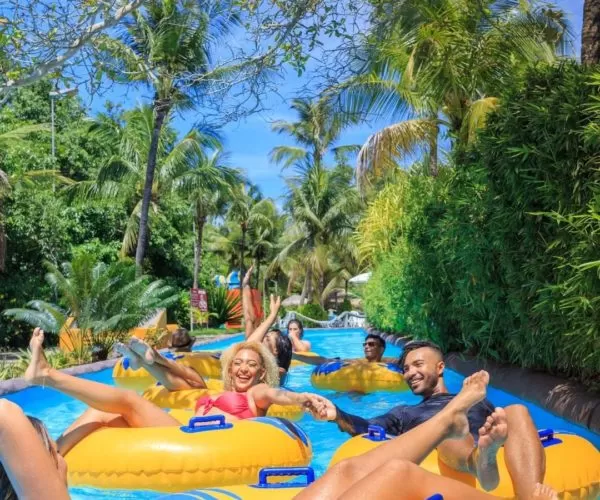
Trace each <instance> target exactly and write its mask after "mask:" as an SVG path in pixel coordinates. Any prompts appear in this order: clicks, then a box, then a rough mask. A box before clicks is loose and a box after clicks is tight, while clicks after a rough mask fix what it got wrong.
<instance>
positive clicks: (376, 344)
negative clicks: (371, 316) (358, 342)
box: [363, 341, 379, 347]
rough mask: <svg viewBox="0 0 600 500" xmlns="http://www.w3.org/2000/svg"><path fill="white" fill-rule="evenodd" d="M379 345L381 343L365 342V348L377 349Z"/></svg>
mask: <svg viewBox="0 0 600 500" xmlns="http://www.w3.org/2000/svg"><path fill="white" fill-rule="evenodd" d="M378 345H379V342H375V341H372V342H363V347H367V346H369V347H377V346H378Z"/></svg>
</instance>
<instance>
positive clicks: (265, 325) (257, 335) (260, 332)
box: [246, 295, 281, 342]
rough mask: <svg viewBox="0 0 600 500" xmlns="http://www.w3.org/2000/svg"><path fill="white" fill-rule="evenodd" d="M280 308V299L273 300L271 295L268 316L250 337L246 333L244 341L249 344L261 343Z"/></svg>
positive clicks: (273, 297)
mask: <svg viewBox="0 0 600 500" xmlns="http://www.w3.org/2000/svg"><path fill="white" fill-rule="evenodd" d="M280 307H281V297H277V298H275V296H274V295H271V307H270V308H269V315H268V316H267V317H266V318H265V320H264V321H263V322H262V323H261V324H260V325H258V326H257V327H256V330H254V331H253V332H252V333H251V334H250V335H248V334H247V333H246V340H247V341H249V342H262V341H263V339H264V338H265V335H266V333H267V332H268V331H269V328H271V326H273V323H275V320H276V319H277V315H278V314H279V308H280Z"/></svg>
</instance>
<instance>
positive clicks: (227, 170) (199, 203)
mask: <svg viewBox="0 0 600 500" xmlns="http://www.w3.org/2000/svg"><path fill="white" fill-rule="evenodd" d="M239 182H241V174H240V173H239V171H237V170H235V169H233V168H231V167H230V166H229V165H228V164H227V157H226V155H225V154H224V153H223V151H222V150H220V149H216V150H214V151H213V152H212V154H210V155H206V154H204V153H203V154H202V155H201V156H200V157H199V158H198V160H197V161H196V162H195V163H194V164H193V165H192V166H191V168H189V170H188V171H187V172H185V173H184V174H183V175H182V176H181V177H179V178H178V179H177V180H176V181H175V182H174V185H173V187H174V191H175V192H176V193H178V194H181V195H183V196H185V197H186V198H187V199H188V201H189V203H190V206H191V208H192V212H193V214H194V226H195V228H194V230H195V235H196V241H195V245H194V285H193V286H194V288H198V275H199V274H200V271H201V270H202V249H203V237H204V228H205V226H206V223H207V221H208V220H209V218H210V217H214V216H217V215H220V214H223V213H224V211H225V207H226V205H227V203H228V201H229V200H230V199H232V198H233V196H232V192H233V188H234V186H237V185H238V183H239Z"/></svg>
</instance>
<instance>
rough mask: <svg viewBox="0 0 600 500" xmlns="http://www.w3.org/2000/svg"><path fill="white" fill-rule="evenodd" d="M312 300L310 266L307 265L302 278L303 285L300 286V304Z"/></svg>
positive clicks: (308, 302)
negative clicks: (304, 275)
mask: <svg viewBox="0 0 600 500" xmlns="http://www.w3.org/2000/svg"><path fill="white" fill-rule="evenodd" d="M304 299H306V303H307V304H310V303H311V302H312V267H311V266H310V265H309V266H308V267H307V269H306V277H305V278H304V286H303V287H302V294H301V295H300V305H303V304H304Z"/></svg>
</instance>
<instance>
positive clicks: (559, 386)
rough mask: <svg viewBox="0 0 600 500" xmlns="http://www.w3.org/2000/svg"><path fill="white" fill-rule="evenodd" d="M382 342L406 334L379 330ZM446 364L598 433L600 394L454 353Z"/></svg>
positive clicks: (541, 374)
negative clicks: (483, 375) (484, 374)
mask: <svg viewBox="0 0 600 500" xmlns="http://www.w3.org/2000/svg"><path fill="white" fill-rule="evenodd" d="M367 331H368V332H369V333H376V334H378V335H381V336H382V337H383V338H384V339H385V340H386V342H390V343H393V344H394V345H398V346H403V345H404V344H405V343H406V342H408V341H409V340H411V339H410V337H406V336H399V335H394V334H389V333H383V332H379V331H377V330H375V329H373V328H368V329H367ZM445 362H446V366H448V368H450V369H451V370H454V371H455V372H458V373H460V374H461V375H463V376H469V375H471V374H473V373H475V372H476V371H479V370H486V371H488V372H489V374H490V378H491V384H492V385H493V386H494V387H496V388H497V389H501V390H503V391H506V392H508V393H510V394H513V395H515V396H517V397H519V398H521V399H524V400H526V401H529V402H531V403H534V404H536V405H538V406H540V407H542V408H544V409H545V410H548V411H549V412H551V413H554V414H555V415H557V416H559V417H561V418H564V419H565V420H568V421H570V422H573V423H575V424H578V425H581V426H582V427H585V428H586V429H589V430H591V431H594V432H596V433H599V434H600V397H599V396H597V395H594V394H590V393H589V391H588V390H587V389H586V388H585V386H583V385H582V384H579V383H577V382H573V381H572V380H568V379H565V378H561V377H558V376H556V375H551V374H549V373H544V372H537V371H534V370H530V369H528V368H520V367H518V366H514V365H503V364H500V363H497V362H495V361H492V360H487V359H480V358H476V357H474V356H467V355H464V354H461V353H457V352H451V353H449V354H447V355H446V356H445Z"/></svg>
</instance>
